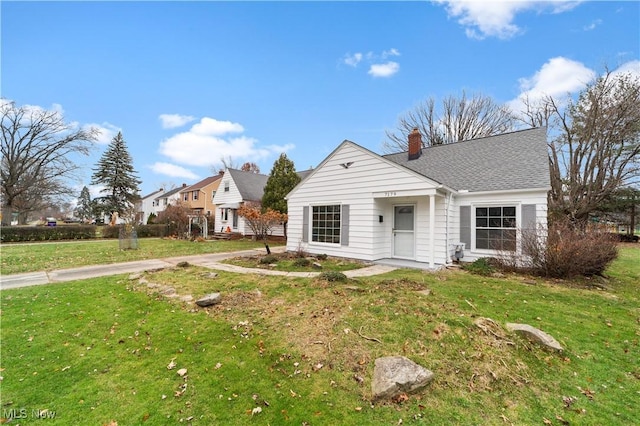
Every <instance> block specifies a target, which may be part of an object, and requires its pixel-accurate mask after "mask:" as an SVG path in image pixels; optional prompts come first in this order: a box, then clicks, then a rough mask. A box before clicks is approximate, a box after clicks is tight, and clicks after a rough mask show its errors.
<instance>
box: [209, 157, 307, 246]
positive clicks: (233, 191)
mask: <svg viewBox="0 0 640 426" xmlns="http://www.w3.org/2000/svg"><path fill="white" fill-rule="evenodd" d="M308 174H309V172H308V171H304V172H298V175H300V177H304V176H307V175H308ZM268 179H269V176H267V175H263V174H260V173H253V172H245V171H243V170H237V169H225V171H224V174H223V175H222V179H221V180H220V186H218V190H217V191H216V195H215V197H214V198H213V203H214V204H215V205H216V217H215V224H216V230H215V231H216V232H236V233H239V234H242V235H253V231H252V230H251V228H250V227H249V226H248V225H247V224H246V223H245V221H244V219H243V218H242V217H240V216H238V209H239V208H240V206H241V205H243V204H244V203H261V202H262V196H263V195H264V187H265V185H266V184H267V180H268ZM271 235H274V236H280V237H282V236H284V227H283V226H276V227H274V228H273V229H272V231H271Z"/></svg>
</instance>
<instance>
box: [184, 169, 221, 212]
mask: <svg viewBox="0 0 640 426" xmlns="http://www.w3.org/2000/svg"><path fill="white" fill-rule="evenodd" d="M221 179H222V173H220V174H217V175H215V176H210V177H208V178H206V179H203V180H201V181H200V182H197V183H194V184H193V185H191V186H188V187H186V188H181V190H180V199H181V200H182V201H183V202H184V203H185V204H187V205H188V206H189V207H190V208H191V209H192V210H193V211H194V213H195V214H200V215H205V216H211V215H212V214H214V213H215V210H216V205H215V204H214V203H213V197H215V195H216V192H217V191H218V186H219V185H220V181H221Z"/></svg>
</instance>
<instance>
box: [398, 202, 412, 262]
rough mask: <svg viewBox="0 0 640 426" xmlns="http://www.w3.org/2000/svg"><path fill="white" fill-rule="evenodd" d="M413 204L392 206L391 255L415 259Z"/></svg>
mask: <svg viewBox="0 0 640 426" xmlns="http://www.w3.org/2000/svg"><path fill="white" fill-rule="evenodd" d="M414 209H415V206H413V205H408V206H394V207H393V257H400V258H403V259H415V235H414V227H415V225H414V223H415V221H414Z"/></svg>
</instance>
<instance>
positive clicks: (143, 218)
mask: <svg viewBox="0 0 640 426" xmlns="http://www.w3.org/2000/svg"><path fill="white" fill-rule="evenodd" d="M163 193H164V188H160V189H159V190H157V191H155V192H152V193H151V194H148V195H145V196H144V197H142V198H141V199H140V201H139V202H138V206H137V213H136V215H137V222H138V223H140V224H142V225H146V224H147V220H148V219H149V215H150V214H151V213H154V214H155V215H156V216H157V215H158V212H157V211H156V198H158V197H159V196H161V195H162V194H163Z"/></svg>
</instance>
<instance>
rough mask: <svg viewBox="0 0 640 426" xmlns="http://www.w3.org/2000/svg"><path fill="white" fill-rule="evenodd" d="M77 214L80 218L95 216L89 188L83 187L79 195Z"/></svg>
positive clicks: (85, 218)
mask: <svg viewBox="0 0 640 426" xmlns="http://www.w3.org/2000/svg"><path fill="white" fill-rule="evenodd" d="M75 215H76V217H77V218H78V219H81V220H88V219H91V218H93V204H92V202H91V194H89V188H87V187H86V186H83V187H82V191H80V197H78V205H77V206H76V210H75Z"/></svg>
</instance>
